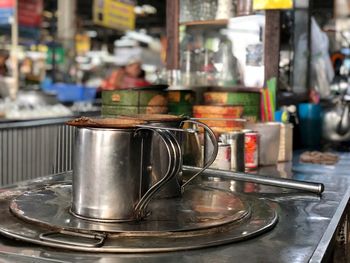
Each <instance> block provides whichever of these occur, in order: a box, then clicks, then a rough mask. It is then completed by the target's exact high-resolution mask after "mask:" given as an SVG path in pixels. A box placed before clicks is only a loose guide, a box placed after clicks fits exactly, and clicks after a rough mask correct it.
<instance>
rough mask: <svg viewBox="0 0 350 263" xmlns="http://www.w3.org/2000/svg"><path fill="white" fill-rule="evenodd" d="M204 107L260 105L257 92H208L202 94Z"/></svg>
mask: <svg viewBox="0 0 350 263" xmlns="http://www.w3.org/2000/svg"><path fill="white" fill-rule="evenodd" d="M203 99H204V104H206V105H244V106H246V105H247V106H250V105H260V93H258V92H238V91H237V92H226V91H209V92H205V93H204V94H203Z"/></svg>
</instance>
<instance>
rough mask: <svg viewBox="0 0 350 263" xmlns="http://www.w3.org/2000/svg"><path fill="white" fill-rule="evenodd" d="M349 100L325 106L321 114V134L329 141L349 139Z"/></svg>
mask: <svg viewBox="0 0 350 263" xmlns="http://www.w3.org/2000/svg"><path fill="white" fill-rule="evenodd" d="M349 107H350V102H349V101H337V102H336V103H335V104H333V105H330V106H328V107H325V109H324V114H323V116H322V136H323V138H324V139H325V140H327V141H331V142H344V141H349V140H350V115H349Z"/></svg>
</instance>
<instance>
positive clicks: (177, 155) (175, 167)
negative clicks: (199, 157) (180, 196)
mask: <svg viewBox="0 0 350 263" xmlns="http://www.w3.org/2000/svg"><path fill="white" fill-rule="evenodd" d="M141 130H150V131H152V132H155V133H157V134H158V135H159V136H160V138H161V140H162V142H163V143H164V145H165V148H166V149H167V153H168V158H169V162H168V167H167V171H166V173H165V175H164V176H163V177H162V179H160V180H159V181H158V182H156V183H155V184H154V185H152V186H151V187H150V188H149V189H148V190H147V192H146V193H145V194H144V195H143V196H142V197H141V199H140V201H139V202H138V203H137V204H136V206H135V213H136V217H137V218H138V219H141V218H142V217H144V216H145V209H146V207H147V205H148V203H149V202H150V201H151V199H152V198H153V197H154V195H155V194H156V193H157V192H158V191H159V190H160V189H161V188H162V187H163V186H164V185H165V184H166V183H167V182H168V181H169V180H171V179H172V178H173V177H174V176H176V175H177V174H178V173H179V172H180V169H181V163H182V156H181V148H180V145H179V143H178V142H177V140H176V139H175V137H174V135H172V134H171V133H170V132H169V131H167V130H163V129H158V128H148V127H147V128H146V127H143V128H139V129H137V130H136V131H135V134H137V133H138V132H140V131H141Z"/></svg>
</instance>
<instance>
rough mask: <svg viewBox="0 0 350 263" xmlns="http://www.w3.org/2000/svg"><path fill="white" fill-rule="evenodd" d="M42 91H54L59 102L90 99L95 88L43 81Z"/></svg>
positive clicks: (94, 93) (93, 94)
mask: <svg viewBox="0 0 350 263" xmlns="http://www.w3.org/2000/svg"><path fill="white" fill-rule="evenodd" d="M42 88H43V90H44V91H48V92H54V93H56V96H57V99H58V100H59V101H60V102H74V101H90V100H94V99H95V97H96V92H97V88H90V87H84V86H82V85H75V84H66V83H55V84H50V83H45V85H44V84H43V85H42Z"/></svg>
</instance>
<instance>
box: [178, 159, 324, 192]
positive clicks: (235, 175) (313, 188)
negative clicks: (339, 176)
mask: <svg viewBox="0 0 350 263" xmlns="http://www.w3.org/2000/svg"><path fill="white" fill-rule="evenodd" d="M201 169H202V168H199V167H192V166H185V165H184V166H183V169H182V170H183V171H188V172H198V171H200V170H201ZM203 175H211V176H217V177H221V178H227V179H232V180H236V181H243V182H251V183H257V184H264V185H270V186H276V187H283V188H289V189H295V190H302V191H307V192H312V193H316V194H321V193H322V192H323V191H324V185H323V184H322V183H315V182H303V181H298V180H292V179H284V178H274V177H269V176H265V175H255V174H248V173H239V172H231V171H224V170H216V169H206V170H205V171H204V172H203Z"/></svg>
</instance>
